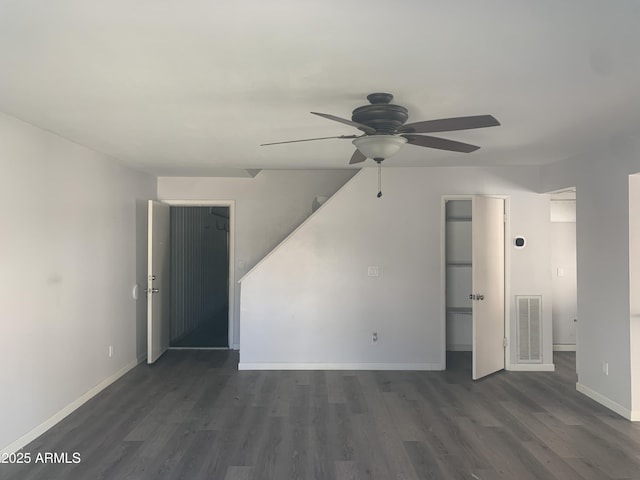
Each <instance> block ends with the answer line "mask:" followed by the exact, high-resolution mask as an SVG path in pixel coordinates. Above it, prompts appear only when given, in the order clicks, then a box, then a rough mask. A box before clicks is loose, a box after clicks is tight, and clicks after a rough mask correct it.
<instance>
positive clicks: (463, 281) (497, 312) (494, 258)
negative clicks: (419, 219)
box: [442, 195, 506, 380]
mask: <svg viewBox="0 0 640 480" xmlns="http://www.w3.org/2000/svg"><path fill="white" fill-rule="evenodd" d="M442 213H443V224H444V225H443V230H442V232H443V242H442V248H443V255H442V258H443V264H444V265H443V274H444V279H443V280H444V281H443V289H444V292H443V304H444V341H443V344H444V345H443V349H444V353H445V357H444V364H445V366H446V365H448V364H452V365H455V368H456V369H457V370H460V369H462V370H468V371H470V373H471V377H472V378H473V379H474V380H476V379H480V378H482V377H484V376H486V375H489V374H491V373H494V372H496V371H499V370H502V369H504V368H505V361H506V360H505V343H504V340H505V338H506V334H505V323H506V322H505V312H506V308H505V298H506V296H505V219H506V217H505V200H504V199H503V198H491V197H485V196H477V195H475V196H464V197H461V196H456V197H444V198H443V212H442Z"/></svg>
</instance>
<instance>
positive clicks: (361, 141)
mask: <svg viewBox="0 0 640 480" xmlns="http://www.w3.org/2000/svg"><path fill="white" fill-rule="evenodd" d="M352 143H353V144H354V145H355V147H356V148H357V149H358V150H360V152H361V153H362V154H363V155H364V156H365V157H367V158H373V159H378V158H381V159H384V158H390V157H392V156H394V155H395V154H396V153H398V152H399V151H400V149H401V148H402V146H403V145H404V144H405V143H407V139H406V138H405V137H401V136H400V135H367V136H365V137H359V138H356V139H355V140H353V142H352Z"/></svg>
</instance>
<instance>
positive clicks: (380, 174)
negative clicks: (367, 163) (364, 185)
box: [376, 158, 383, 198]
mask: <svg viewBox="0 0 640 480" xmlns="http://www.w3.org/2000/svg"><path fill="white" fill-rule="evenodd" d="M382 160H383V159H382V158H380V159H376V163H377V164H378V195H376V197H378V198H380V197H382Z"/></svg>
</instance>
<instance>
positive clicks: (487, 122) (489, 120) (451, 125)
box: [398, 115, 500, 133]
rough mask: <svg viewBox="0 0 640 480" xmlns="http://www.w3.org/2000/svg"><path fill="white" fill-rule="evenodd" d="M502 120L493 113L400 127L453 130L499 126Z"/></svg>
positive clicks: (421, 130) (411, 130) (402, 130)
mask: <svg viewBox="0 0 640 480" xmlns="http://www.w3.org/2000/svg"><path fill="white" fill-rule="evenodd" d="M498 125H500V122H499V121H498V120H496V119H495V118H494V117H493V116H491V115H476V116H473V117H454V118H440V119H438V120H427V121H424V122H415V123H407V124H406V125H404V126H402V127H400V128H399V129H398V131H399V132H400V133H432V132H452V131H454V130H470V129H472V128H485V127H497V126H498Z"/></svg>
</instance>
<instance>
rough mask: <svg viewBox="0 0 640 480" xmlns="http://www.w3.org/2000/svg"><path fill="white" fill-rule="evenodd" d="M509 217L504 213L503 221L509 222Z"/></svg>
mask: <svg viewBox="0 0 640 480" xmlns="http://www.w3.org/2000/svg"><path fill="white" fill-rule="evenodd" d="M508 218H509V217H507V214H506V213H504V214H502V223H507V219H508Z"/></svg>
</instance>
